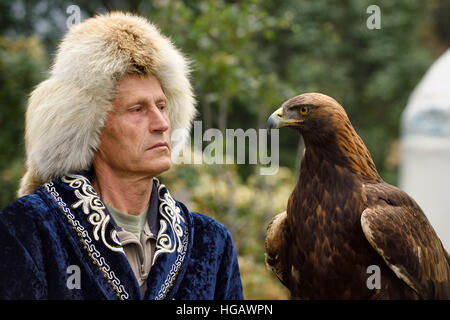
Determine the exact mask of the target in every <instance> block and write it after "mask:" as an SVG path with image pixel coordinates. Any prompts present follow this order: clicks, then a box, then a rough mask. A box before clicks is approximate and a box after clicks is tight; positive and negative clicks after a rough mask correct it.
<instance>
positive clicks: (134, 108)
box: [130, 106, 143, 113]
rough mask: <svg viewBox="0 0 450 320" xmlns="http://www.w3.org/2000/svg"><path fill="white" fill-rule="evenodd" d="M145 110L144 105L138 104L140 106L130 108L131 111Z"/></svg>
mask: <svg viewBox="0 0 450 320" xmlns="http://www.w3.org/2000/svg"><path fill="white" fill-rule="evenodd" d="M142 110H143V108H142V107H140V106H138V107H133V108H131V109H130V112H136V113H137V112H141V111H142Z"/></svg>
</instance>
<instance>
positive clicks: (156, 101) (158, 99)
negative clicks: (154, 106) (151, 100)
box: [155, 96, 167, 103]
mask: <svg viewBox="0 0 450 320" xmlns="http://www.w3.org/2000/svg"><path fill="white" fill-rule="evenodd" d="M160 102H164V103H167V99H166V97H165V96H161V97H158V98H156V99H155V103H160Z"/></svg>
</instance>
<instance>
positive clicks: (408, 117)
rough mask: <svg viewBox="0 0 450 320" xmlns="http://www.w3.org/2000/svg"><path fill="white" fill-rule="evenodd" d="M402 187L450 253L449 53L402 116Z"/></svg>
mask: <svg viewBox="0 0 450 320" xmlns="http://www.w3.org/2000/svg"><path fill="white" fill-rule="evenodd" d="M401 141H402V143H401V162H400V177H399V186H400V188H402V189H403V190H404V191H405V192H406V193H408V194H409V195H410V196H412V197H413V198H414V199H415V200H416V201H417V203H418V204H419V205H420V207H421V208H422V210H423V211H424V212H425V214H426V216H427V217H428V219H429V220H430V222H431V224H432V225H433V227H434V229H435V230H436V232H437V234H438V236H439V237H440V239H441V241H442V243H443V244H444V247H445V248H446V249H447V251H449V252H450V250H449V249H450V49H449V50H447V51H446V52H445V53H444V54H443V55H442V56H441V57H440V58H439V59H438V60H436V62H435V63H434V64H433V65H432V66H431V67H430V69H429V70H428V71H427V73H426V74H425V76H424V77H423V79H422V80H421V81H420V83H419V84H418V86H417V87H416V88H415V89H414V91H413V93H412V94H411V96H410V97H409V101H408V105H407V107H406V109H405V110H404V112H403V115H402V140H401Z"/></svg>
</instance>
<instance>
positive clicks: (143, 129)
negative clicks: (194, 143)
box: [94, 75, 171, 177]
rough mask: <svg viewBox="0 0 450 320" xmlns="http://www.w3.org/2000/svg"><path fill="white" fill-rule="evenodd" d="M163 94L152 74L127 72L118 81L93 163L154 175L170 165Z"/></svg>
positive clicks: (125, 173) (130, 173) (123, 172)
mask: <svg viewBox="0 0 450 320" xmlns="http://www.w3.org/2000/svg"><path fill="white" fill-rule="evenodd" d="M166 103H167V102H166V96H165V95H164V92H163V90H162V88H161V85H160V83H159V81H158V79H157V78H156V77H154V76H148V77H139V76H135V75H131V76H127V77H125V78H124V79H123V80H122V81H120V82H119V83H118V85H117V96H116V98H115V99H114V100H113V101H112V104H113V110H112V111H111V112H110V114H109V115H108V118H107V119H106V124H105V127H104V128H103V130H102V132H101V134H100V144H99V148H98V150H97V152H96V154H95V156H94V166H96V170H97V167H98V165H99V164H100V162H102V163H101V165H102V166H103V167H104V166H105V165H106V166H107V167H109V168H110V169H112V170H113V171H114V172H115V174H116V175H122V176H128V177H131V176H136V177H142V176H151V177H155V176H157V175H159V174H160V173H162V172H164V171H166V170H168V169H169V168H170V165H171V162H170V144H169V142H170V121H169V118H168V117H167V104H166Z"/></svg>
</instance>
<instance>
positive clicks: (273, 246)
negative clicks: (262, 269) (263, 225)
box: [264, 211, 287, 286]
mask: <svg viewBox="0 0 450 320" xmlns="http://www.w3.org/2000/svg"><path fill="white" fill-rule="evenodd" d="M286 217H287V214H286V211H283V212H282V213H280V214H278V215H276V216H275V217H274V218H273V219H272V220H271V221H270V223H269V225H268V226H267V230H266V238H265V243H264V245H265V249H266V250H265V251H266V253H265V258H266V265H267V267H268V268H269V269H271V270H272V271H273V272H274V273H275V275H276V276H277V277H278V279H279V280H280V281H281V283H282V284H284V285H285V286H287V278H286V270H285V269H284V265H283V262H282V260H281V254H282V252H283V249H282V248H283V246H284V243H285V235H286V234H287V233H286V228H287V219H286Z"/></svg>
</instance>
